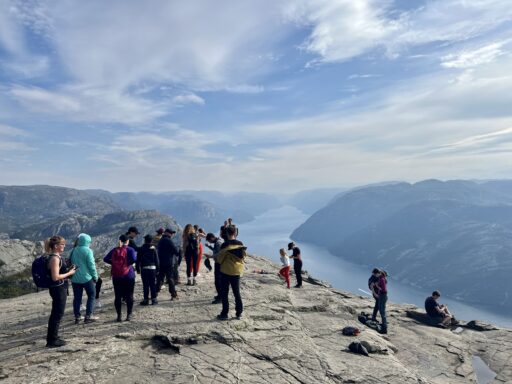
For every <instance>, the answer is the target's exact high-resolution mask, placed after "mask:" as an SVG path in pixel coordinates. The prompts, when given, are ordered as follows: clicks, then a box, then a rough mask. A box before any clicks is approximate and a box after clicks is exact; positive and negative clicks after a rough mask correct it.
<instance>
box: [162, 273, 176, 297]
mask: <svg viewBox="0 0 512 384" xmlns="http://www.w3.org/2000/svg"><path fill="white" fill-rule="evenodd" d="M164 280H167V283H168V284H169V293H170V294H171V296H172V297H176V285H175V284H174V267H173V266H172V265H164V266H162V265H161V266H160V271H159V272H158V282H157V291H160V289H161V288H162V284H163V283H164Z"/></svg>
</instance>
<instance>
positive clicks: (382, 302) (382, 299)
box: [378, 293, 388, 330]
mask: <svg viewBox="0 0 512 384" xmlns="http://www.w3.org/2000/svg"><path fill="white" fill-rule="evenodd" d="M387 301H388V294H387V293H381V294H379V300H378V302H379V313H380V317H381V318H382V328H383V329H385V330H387V329H388V321H387V318H386V302H387Z"/></svg>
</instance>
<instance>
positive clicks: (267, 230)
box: [239, 206, 512, 328]
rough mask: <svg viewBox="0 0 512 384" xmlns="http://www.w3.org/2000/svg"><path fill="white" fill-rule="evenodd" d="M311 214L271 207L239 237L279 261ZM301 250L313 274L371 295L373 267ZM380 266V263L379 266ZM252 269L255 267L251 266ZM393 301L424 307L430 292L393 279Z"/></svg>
mask: <svg viewBox="0 0 512 384" xmlns="http://www.w3.org/2000/svg"><path fill="white" fill-rule="evenodd" d="M307 218H308V215H307V214H305V213H303V212H301V211H300V210H298V209H297V208H295V207H291V206H284V207H281V208H278V209H273V210H270V211H268V212H266V213H264V214H263V215H260V216H257V217H256V219H255V220H253V221H251V222H248V223H245V224H241V225H239V231H240V235H239V239H240V240H242V241H243V242H244V244H245V245H247V248H248V251H249V253H251V254H255V255H259V256H266V257H269V258H271V259H272V260H274V261H277V262H279V249H280V248H285V249H286V246H287V244H288V243H289V242H290V241H291V240H290V237H289V236H290V234H291V233H292V232H293V230H294V229H295V228H297V227H298V226H299V225H300V224H302V223H303V222H304V221H306V219H307ZM297 245H298V246H299V248H300V249H301V253H302V257H303V262H304V269H305V270H307V271H308V272H309V273H310V274H311V275H312V276H313V277H315V278H317V279H321V280H325V281H328V282H330V283H331V284H332V285H333V287H334V288H337V289H341V290H345V291H349V292H352V293H355V294H360V295H363V296H364V295H369V293H368V288H367V282H368V277H369V276H370V271H371V269H372V268H373V266H370V267H364V266H360V265H355V264H353V263H350V262H348V261H345V260H343V259H341V258H339V257H336V256H334V255H332V254H331V253H330V252H328V251H327V250H326V249H324V248H322V247H318V246H316V245H312V244H307V243H301V244H297ZM377 267H378V266H377ZM248 269H249V270H250V269H251V266H250V265H248ZM388 289H389V300H390V301H392V302H394V303H409V304H414V305H417V306H418V307H420V308H423V303H424V301H425V298H426V297H427V296H428V295H429V294H430V292H422V291H419V290H417V289H415V288H412V287H410V286H407V285H404V284H401V283H400V282H398V281H395V280H393V277H392V276H391V278H390V279H389V282H388ZM440 302H442V303H445V304H447V305H448V306H449V308H450V310H451V311H452V312H453V313H454V314H455V316H456V317H457V318H459V319H463V320H481V321H485V322H490V323H493V324H496V325H498V326H502V327H507V328H512V318H510V317H506V316H501V315H499V314H497V313H493V312H490V311H487V310H484V309H480V308H476V307H474V306H470V305H467V304H464V303H462V302H460V301H457V300H453V299H449V298H447V297H445V296H443V297H441V299H440Z"/></svg>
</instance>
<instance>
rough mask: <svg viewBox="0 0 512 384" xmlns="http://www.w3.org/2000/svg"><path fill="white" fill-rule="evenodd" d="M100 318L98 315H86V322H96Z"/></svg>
mask: <svg viewBox="0 0 512 384" xmlns="http://www.w3.org/2000/svg"><path fill="white" fill-rule="evenodd" d="M99 319H100V318H99V317H98V316H89V317H87V316H86V317H85V320H84V324H89V323H94V322H95V321H96V320H99Z"/></svg>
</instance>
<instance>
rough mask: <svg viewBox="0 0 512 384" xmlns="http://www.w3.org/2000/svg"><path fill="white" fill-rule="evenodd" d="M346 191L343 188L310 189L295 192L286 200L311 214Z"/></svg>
mask: <svg viewBox="0 0 512 384" xmlns="http://www.w3.org/2000/svg"><path fill="white" fill-rule="evenodd" d="M344 191H345V190H344V189H341V188H320V189H309V190H306V191H300V192H297V193H295V194H293V195H292V196H291V197H289V198H288V199H287V200H286V201H287V203H288V204H289V205H291V206H294V207H295V208H298V209H300V210H301V211H302V212H304V213H307V214H310V215H311V214H313V213H314V212H316V211H318V210H319V209H321V208H323V207H325V206H326V205H327V204H328V203H329V202H330V201H331V200H332V199H333V198H334V197H335V196H337V195H339V194H340V193H342V192H344Z"/></svg>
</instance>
